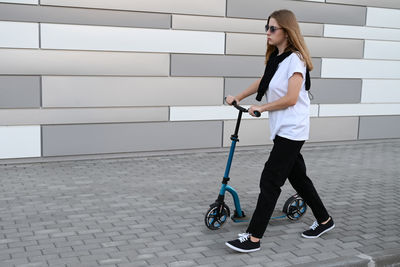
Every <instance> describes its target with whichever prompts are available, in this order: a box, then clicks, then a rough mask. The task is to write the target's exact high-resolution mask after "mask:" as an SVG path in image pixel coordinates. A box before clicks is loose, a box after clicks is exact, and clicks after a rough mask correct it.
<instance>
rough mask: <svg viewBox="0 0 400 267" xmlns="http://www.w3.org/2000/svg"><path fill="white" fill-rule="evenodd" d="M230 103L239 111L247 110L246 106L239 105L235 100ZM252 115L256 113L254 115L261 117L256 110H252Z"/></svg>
mask: <svg viewBox="0 0 400 267" xmlns="http://www.w3.org/2000/svg"><path fill="white" fill-rule="evenodd" d="M232 105H233V106H234V107H235V108H236V109H238V110H240V111H243V112H249V110H248V109H246V108H244V107H242V106H239V105H238V104H237V103H236V101H235V100H234V101H233V102H232ZM254 115H256V117H261V113H260V112H258V111H257V110H256V111H254Z"/></svg>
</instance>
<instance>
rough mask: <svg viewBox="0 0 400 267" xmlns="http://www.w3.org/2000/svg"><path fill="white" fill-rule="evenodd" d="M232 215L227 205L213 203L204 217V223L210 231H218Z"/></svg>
mask: <svg viewBox="0 0 400 267" xmlns="http://www.w3.org/2000/svg"><path fill="white" fill-rule="evenodd" d="M230 213H231V212H230V210H229V207H228V206H227V205H226V204H225V203H223V204H218V203H213V204H211V205H210V208H209V209H208V211H207V213H206V215H205V217H204V222H205V224H206V226H207V228H208V229H210V230H218V229H219V228H221V227H222V225H223V224H224V223H225V222H226V220H227V219H228V218H229V216H230Z"/></svg>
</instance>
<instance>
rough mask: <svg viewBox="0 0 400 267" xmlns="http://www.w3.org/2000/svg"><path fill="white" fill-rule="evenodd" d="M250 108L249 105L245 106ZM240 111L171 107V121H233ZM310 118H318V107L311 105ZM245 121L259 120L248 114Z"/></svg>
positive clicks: (212, 107)
mask: <svg viewBox="0 0 400 267" xmlns="http://www.w3.org/2000/svg"><path fill="white" fill-rule="evenodd" d="M243 107H245V108H249V107H250V106H249V105H243ZM238 112H239V111H238V110H237V109H235V108H234V107H232V106H225V105H224V106H199V107H194V106H191V107H171V108H170V120H171V121H192V120H193V121H198V120H232V119H237V116H238ZM310 116H311V117H317V116H318V105H311V107H310ZM242 118H243V119H259V118H256V117H252V116H251V115H249V114H248V113H243V116H242ZM260 118H268V112H263V113H262V114H261V117H260Z"/></svg>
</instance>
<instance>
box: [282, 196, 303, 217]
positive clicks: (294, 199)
mask: <svg viewBox="0 0 400 267" xmlns="http://www.w3.org/2000/svg"><path fill="white" fill-rule="evenodd" d="M306 211H307V204H306V202H305V201H304V199H302V198H301V197H300V196H299V195H294V196H291V197H290V198H288V200H286V202H285V205H283V212H284V213H286V217H288V218H289V220H292V221H297V220H300V219H301V217H303V215H304V214H305V213H306Z"/></svg>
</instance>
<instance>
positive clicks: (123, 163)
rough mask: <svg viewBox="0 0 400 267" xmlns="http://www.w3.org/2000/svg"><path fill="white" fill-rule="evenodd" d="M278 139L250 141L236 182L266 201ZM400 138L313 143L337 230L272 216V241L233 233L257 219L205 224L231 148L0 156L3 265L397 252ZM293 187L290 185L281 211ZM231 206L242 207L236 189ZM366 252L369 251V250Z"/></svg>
mask: <svg viewBox="0 0 400 267" xmlns="http://www.w3.org/2000/svg"><path fill="white" fill-rule="evenodd" d="M270 149H271V146H262V147H252V148H240V149H238V150H237V151H236V154H235V158H234V160H233V166H232V169H231V181H230V185H232V186H233V187H234V188H236V189H237V191H238V192H239V196H240V200H241V204H242V208H243V209H244V210H245V211H246V212H247V213H250V214H251V212H252V210H253V209H254V207H255V204H256V200H257V196H258V192H259V189H258V184H259V178H260V174H261V171H262V167H263V165H264V162H265V161H266V160H267V158H268V155H269V151H270ZM399 152H400V139H391V140H381V141H379V140H374V141H370V142H342V143H321V144H308V143H306V144H305V145H304V147H303V149H302V154H303V156H304V159H305V161H306V165H307V172H308V175H309V177H310V178H311V179H312V180H313V182H314V184H315V186H316V188H317V190H318V192H319V193H320V196H321V198H322V200H323V201H324V203H325V205H326V207H327V209H328V210H329V212H330V213H331V215H332V216H333V218H334V219H335V223H336V228H335V229H334V230H333V231H331V232H329V233H328V234H326V235H324V236H323V237H321V238H319V239H315V240H308V239H304V238H302V237H301V236H300V233H301V232H302V231H304V230H306V229H308V227H309V226H310V225H311V224H312V223H313V221H314V217H313V215H312V212H311V210H309V211H308V212H307V214H306V215H305V216H304V218H302V219H301V220H300V221H297V222H292V221H289V220H288V219H279V220H274V221H271V223H270V225H269V226H268V228H267V231H266V233H265V236H264V238H263V239H262V249H261V250H260V251H258V252H255V253H251V254H239V253H235V252H233V251H232V250H230V249H229V248H227V247H226V246H225V245H224V242H225V241H227V240H230V239H233V238H236V236H237V234H238V233H241V232H243V231H244V230H245V229H246V226H247V224H246V223H242V224H235V223H233V222H232V221H231V220H229V221H228V222H227V223H226V224H225V225H224V226H223V227H222V229H220V230H217V231H211V230H208V229H207V228H206V227H205V225H204V214H205V212H206V210H207V209H208V206H209V204H211V203H212V202H214V200H215V199H216V197H217V195H218V192H219V188H220V183H221V180H222V175H223V173H224V168H225V164H226V160H227V150H223V151H222V150H221V151H214V152H205V151H197V152H196V153H184V154H175V155H174V154H172V155H164V156H140V157H132V158H122V159H99V160H83V161H66V162H49V163H28V164H8V165H4V164H3V165H0V181H1V183H0V266H1V267H3V266H119V267H121V266H174V267H175V266H176V267H178V266H229V267H231V266H292V265H296V264H297V265H299V264H306V265H304V266H307V264H312V263H313V264H316V263H319V264H320V266H324V265H323V264H324V262H326V263H327V264H328V262H330V264H332V262H340V261H343V259H347V258H346V257H359V258H360V255H364V256H362V257H367V256H368V255H371V254H373V253H375V254H376V253H382V255H384V253H385V251H389V250H390V251H391V252H392V253H393V251H398V252H399V253H398V254H399V255H400V227H399V224H400V223H399V221H400V220H399V218H400V215H399V214H400V213H399V192H400V156H399ZM293 193H294V190H293V189H292V188H291V186H290V184H289V182H287V183H286V184H285V186H284V187H283V188H282V194H281V196H280V199H279V201H278V205H277V209H281V207H282V206H283V203H284V202H285V200H286V199H287V198H288V197H289V196H290V195H291V194H293ZM227 204H228V205H229V207H230V208H231V210H233V209H234V206H233V201H232V198H231V197H230V196H227ZM360 259H361V258H360Z"/></svg>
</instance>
